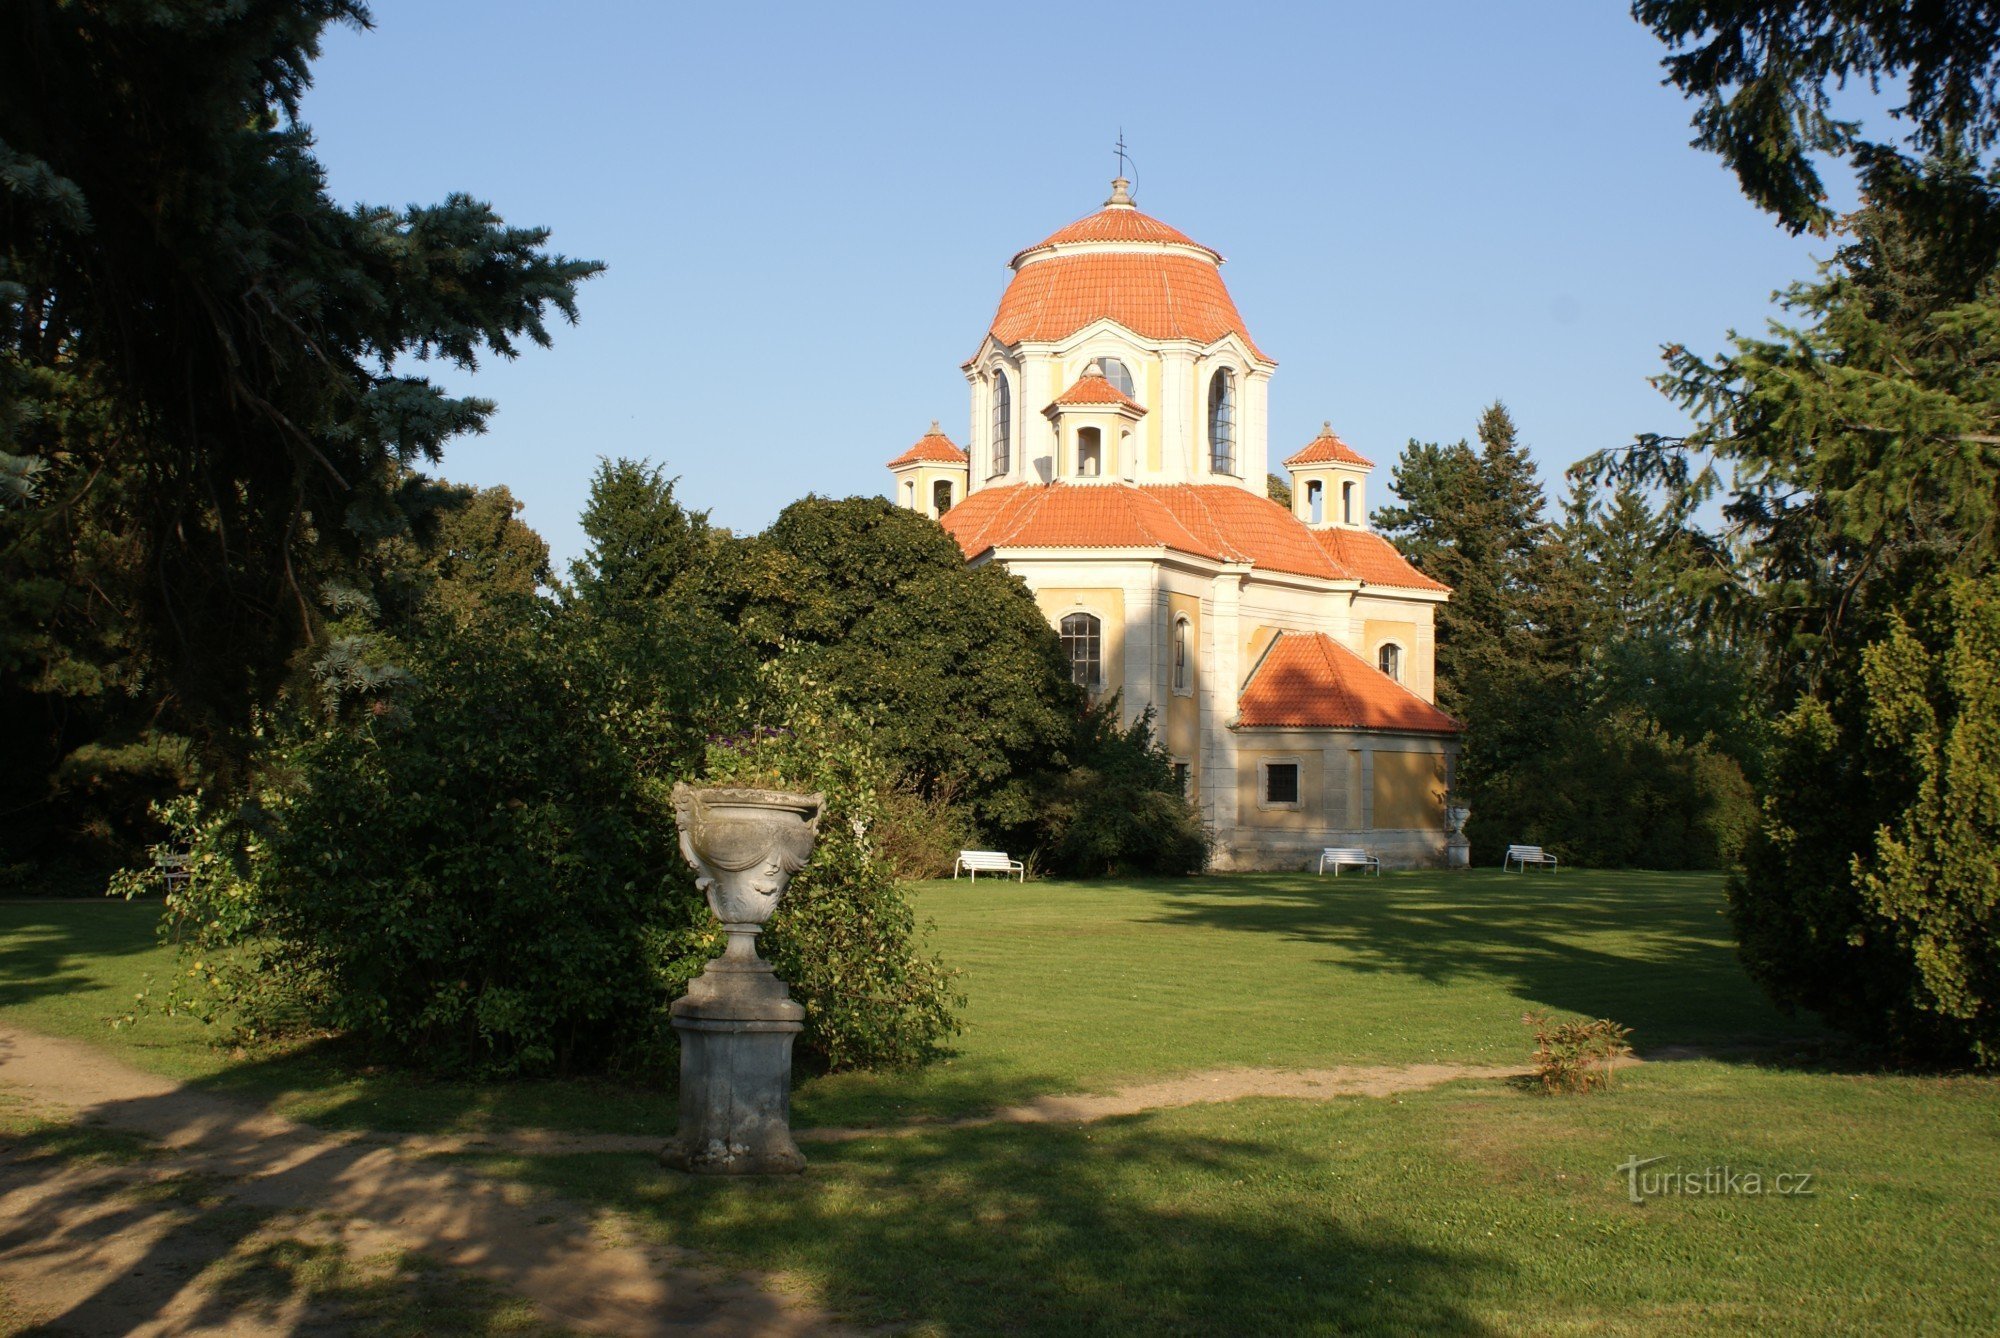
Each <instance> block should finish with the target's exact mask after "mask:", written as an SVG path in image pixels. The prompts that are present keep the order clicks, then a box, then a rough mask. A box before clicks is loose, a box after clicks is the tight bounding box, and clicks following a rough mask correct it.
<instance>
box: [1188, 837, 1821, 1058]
mask: <svg viewBox="0 0 2000 1338" xmlns="http://www.w3.org/2000/svg"><path fill="white" fill-rule="evenodd" d="M1156 890H1157V892H1158V894H1159V899H1160V912H1159V918H1160V919H1162V920H1164V921H1166V922H1168V923H1173V924H1184V925H1189V926H1200V927H1203V928H1208V929H1219V930H1225V931H1231V932H1237V933H1258V934H1273V935H1280V936H1283V937H1285V938H1288V939H1292V940H1295V941H1302V942H1306V943H1311V944H1316V945H1323V946H1325V947H1327V948H1330V949H1333V950H1334V954H1333V955H1332V956H1330V957H1329V958H1327V961H1328V963H1329V965H1333V966H1337V967H1339V968H1340V969H1343V970H1349V971H1359V972H1393V973H1400V974H1404V975H1409V976H1414V977H1416V978H1418V979H1421V980H1424V981H1427V982H1430V983H1432V984H1437V985H1452V984H1459V983H1466V982H1476V981H1488V982H1492V983H1494V984H1497V985H1500V986H1502V987H1504V988H1505V989H1507V990H1509V991H1510V992H1512V993H1514V994H1516V995H1517V996H1518V997H1519V998H1520V999H1521V1000H1522V1001H1523V1003H1524V1004H1526V1005H1533V1006H1540V1007H1545V1008H1549V1009H1553V1010H1556V1011H1558V1012H1562V1013H1581V1014H1584V1015H1586V1016H1590V1017H1609V1018H1613V1019H1615V1020H1617V1021H1619V1022H1621V1023H1623V1024H1625V1025H1626V1026H1628V1027H1631V1028H1632V1029H1633V1031H1634V1033H1635V1036H1636V1039H1637V1040H1638V1041H1639V1043H1640V1044H1641V1046H1642V1048H1643V1047H1645V1046H1664V1045H1676V1046H1701V1045H1710V1046H1720V1047H1737V1048H1739V1049H1741V1048H1742V1047H1746V1046H1747V1047H1749V1050H1748V1051H1746V1052H1745V1053H1753V1054H1754V1053H1757V1052H1759V1051H1768V1050H1769V1049H1770V1048H1771V1047H1783V1046H1793V1045H1796V1044H1798V1043H1800V1042H1801V1041H1804V1042H1809V1043H1812V1044H1819V1043H1820V1042H1822V1041H1823V1040H1824V1039H1825V1037H1826V1033H1825V1032H1824V1030H1823V1029H1821V1028H1820V1027H1818V1026H1817V1025H1815V1024H1814V1023H1813V1022H1812V1021H1810V1020H1809V1019H1806V1018H1788V1017H1786V1016H1785V1015H1783V1014H1782V1013H1780V1012H1779V1011H1778V1010H1777V1009H1776V1008H1775V1007H1773V1006H1772V1005H1771V1003H1770V1002H1769V1001H1768V1000H1767V999H1766V998H1765V997H1764V995H1763V994H1762V992H1761V991H1760V990H1759V989H1758V988H1757V986H1756V985H1755V984H1754V983H1753V982H1752V981H1751V980H1750V978H1749V977H1748V976H1747V975H1746V974H1745V973H1744V971H1743V969H1742V967H1741V965H1739V963H1738V962H1737V959H1736V947H1735V942H1734V940H1733V938H1732V937H1731V934H1730V930H1729V923H1728V920H1727V919H1726V918H1725V916H1724V914H1723V899H1722V894H1721V885H1720V880H1719V878H1717V877H1716V876H1714V875H1699V874H1696V875H1689V874H1657V873H1636V872H1628V871H1617V872H1600V871H1595V870H1566V871H1563V872H1561V873H1558V874H1512V875H1505V874H1500V873H1497V872H1493V871H1489V870H1475V871H1467V872H1434V873H1416V874H1400V875H1389V876H1385V877H1382V878H1359V877H1348V878H1341V879H1332V878H1316V877H1313V876H1311V875H1279V876H1273V875H1237V876H1233V877H1228V876H1225V877H1217V878H1210V879H1204V880H1202V881H1200V882H1199V883H1194V882H1161V883H1160V884H1158V885H1157V888H1156Z"/></svg>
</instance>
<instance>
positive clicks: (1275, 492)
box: [1264, 474, 1292, 511]
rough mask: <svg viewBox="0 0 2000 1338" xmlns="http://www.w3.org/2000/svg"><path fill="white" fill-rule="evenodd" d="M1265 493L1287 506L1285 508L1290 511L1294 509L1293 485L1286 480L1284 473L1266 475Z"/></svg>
mask: <svg viewBox="0 0 2000 1338" xmlns="http://www.w3.org/2000/svg"><path fill="white" fill-rule="evenodd" d="M1264 495H1265V496H1266V497H1268V498H1270V499H1271V500H1272V501H1274V502H1276V503H1277V504H1278V505H1279V506H1282V507H1283V508H1285V510H1287V511H1290V510H1291V509H1292V485H1291V484H1290V483H1288V482H1287V481H1286V480H1285V477H1284V475H1282V474H1266V475H1265V476H1264Z"/></svg>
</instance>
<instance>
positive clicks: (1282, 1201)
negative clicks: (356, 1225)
mask: <svg viewBox="0 0 2000 1338" xmlns="http://www.w3.org/2000/svg"><path fill="white" fill-rule="evenodd" d="M1996 1096H2000V1086H1996V1084H1994V1083H1992V1082H1990V1081H1984V1080H1969V1079H1961V1080H1955V1081H1954V1080H1922V1079H1909V1078H1849V1077H1842V1076H1838V1075H1832V1074H1826V1073H1805V1072H1787V1071H1776V1070H1763V1069H1757V1068H1746V1067H1742V1066H1733V1065H1726V1064H1720V1063H1711V1062H1689V1063H1674V1064H1661V1065H1655V1066H1649V1067H1647V1068H1644V1069H1642V1070H1638V1071H1636V1072H1634V1073H1633V1074H1631V1075H1629V1076H1628V1077H1627V1078H1626V1079H1624V1080H1621V1084H1620V1087H1619V1089H1618V1090H1617V1091H1616V1092H1613V1093H1610V1094H1603V1095H1598V1096H1594V1097H1590V1098H1567V1099H1565V1098H1551V1097H1546V1096H1542V1095H1539V1094H1535V1093H1531V1092H1527V1091H1524V1090H1520V1089H1518V1088H1514V1087H1511V1086H1508V1085H1506V1084H1503V1083H1495V1082H1483V1083H1463V1084H1458V1085H1455V1086H1453V1087H1450V1088H1445V1089H1439V1090H1434V1091H1429V1092H1423V1093H1415V1094H1411V1095H1408V1096H1405V1097H1403V1098H1401V1099H1397V1100H1383V1099H1347V1100H1338V1101H1330V1102H1303V1101H1262V1100H1260V1101H1245V1102H1239V1103H1235V1104H1232V1105H1226V1106H1204V1107H1189V1108H1184V1109H1179V1110H1171V1111H1161V1112H1155V1113H1151V1114H1147V1115H1142V1116H1135V1117H1130V1118H1124V1119H1118V1120H1111V1121H1106V1122H1103V1123H1101V1124H1096V1125H1090V1126H1084V1127H1071V1128H1063V1127H1046V1126H1045V1127H1012V1128H996V1127H986V1128H971V1129H956V1130H938V1131H934V1132H928V1133H925V1134H922V1135H919V1136H915V1137H905V1138H881V1139H875V1140H871V1141H866V1142H860V1143H850V1144H843V1145H840V1146H838V1147H832V1148H815V1149H813V1165H812V1168H811V1170H810V1171H809V1172H808V1173H807V1174H806V1175H805V1176H804V1177H800V1178H798V1179H794V1180H783V1181H756V1182H726V1181H715V1180H704V1179H698V1178H691V1177H683V1176H677V1175H675V1174H673V1173H671V1172H666V1171H663V1170H661V1169H659V1168H658V1167H657V1166H656V1165H654V1164H652V1163H651V1162H650V1161H649V1160H647V1159H644V1158H636V1157H571V1158H544V1159H534V1160H522V1159H516V1160H509V1161H505V1162H499V1163H495V1164H494V1169H495V1171H496V1172H497V1173H500V1174H504V1175H509V1176H516V1177H521V1178H525V1179H530V1180H532V1181H534V1182H536V1183H538V1184H541V1185H544V1186H547V1187H550V1188H553V1189H556V1190H559V1191H561V1192H563V1193H565V1194H568V1195H571V1196H573V1197H576V1198H580V1199H583V1200H586V1201H593V1202H600V1203H605V1204H609V1205H613V1206H615V1207H617V1208H619V1209H620V1210H622V1211H623V1212H625V1213H627V1214H629V1215H630V1216H631V1217H632V1218H633V1219H635V1220H636V1221H638V1222H640V1223H643V1224H644V1227H645V1229H646V1230H647V1231H649V1232H650V1233H652V1234H653V1235H654V1237H655V1238H657V1239H659V1240H662V1241H665V1242H671V1243H673V1244H676V1245H681V1246H687V1247H691V1248H695V1249H699V1250H703V1251H708V1252H711V1253H713V1254H716V1255H720V1256H722V1257H725V1258H731V1259H735V1260H738V1261H741V1262H743V1263H746V1264H754V1265H756V1266H758V1267H760V1268H764V1269H772V1270H780V1271H783V1272H785V1273H787V1274H790V1275H792V1276H795V1277H798V1278H800V1279H802V1280H805V1281H806V1282H808V1283H809V1284H810V1285H811V1286H813V1287H814V1288H815V1290H816V1291H817V1292H818V1293H819V1294H820V1295H821V1296H823V1297H824V1298H826V1300H827V1301H828V1302H829V1303H830V1304H832V1305H833V1306H835V1307H837V1308H838V1309H839V1310H841V1311H842V1312H844V1313H847V1314H850V1315H853V1316H855V1317H857V1318H860V1319H863V1320H866V1321H873V1322H890V1323H899V1324H913V1325H915V1326H916V1327H917V1330H918V1331H919V1332H935V1333H996V1332H1002V1333H1004V1332H1031V1333H1050V1334H1091V1333H1145V1334H1163V1333H1187V1334H1207V1333H1219V1332H1235V1333H1262V1332H1271V1333H1324V1332H1349V1331H1354V1332H1368V1333H1378V1332H1379V1333H1412V1334H1419V1333H1422V1334H1429V1333H1469V1332H1501V1333H1533V1334H1543V1333H1552V1332H1571V1331H1590V1332H1612V1333H1661V1332H1679V1331H1685V1330H1687V1329H1690V1328H1697V1327H1698V1328H1701V1329H1704V1330H1711V1329H1712V1330H1721V1331H1734V1332H1752V1331H1754V1332H1789V1333H1824V1332H1828V1331H1835V1330H1845V1331H1866V1332H1918V1331H1922V1330H1939V1331H1954V1332H1994V1331H2000V1298H1996V1294H1995V1292H1994V1289H1993V1288H1992V1286H1991V1282H1992V1276H1993V1275H1992V1263H1991V1261H1992V1258H1993V1252H1994V1250H1995V1248H1996V1246H2000V1233H1997V1232H1996V1223H2000V1132H1997V1131H1996V1127H1995V1123H1994V1121H1993V1118H1992V1112H1993V1109H1994V1105H1993V1103H1994V1099H1995V1097H1996ZM1635 1155H1636V1156H1661V1157H1664V1158H1666V1159H1667V1160H1666V1162H1665V1163H1661V1164H1665V1165H1672V1166H1674V1167H1677V1168H1681V1169H1684V1170H1688V1171H1695V1170H1698V1169H1700V1168H1705V1167H1709V1166H1721V1165H1725V1164H1726V1165H1728V1166H1730V1167H1732V1168H1734V1169H1735V1170H1737V1171H1739V1172H1742V1171H1749V1170H1757V1171H1760V1172H1761V1173H1762V1174H1763V1175H1764V1176H1765V1177H1766V1179H1767V1181H1768V1180H1769V1179H1770V1178H1771V1177H1775V1176H1776V1175H1777V1174H1779V1173H1781V1172H1785V1173H1795V1172H1808V1173H1811V1174H1812V1175H1813V1177H1814V1180H1813V1182H1812V1188H1813V1191H1814V1192H1813V1193H1812V1194H1810V1195H1793V1196H1786V1197H1780V1196H1776V1195H1772V1194H1767V1195H1764V1196H1760V1197H1750V1196H1736V1197H1717V1196H1710V1197H1706V1198H1697V1197H1673V1198H1657V1199H1654V1200H1652V1201H1648V1202H1646V1203H1644V1204H1640V1205H1634V1204H1632V1203H1630V1202H1629V1201H1628V1198H1627V1192H1626V1191H1627V1184H1626V1177H1625V1176H1624V1175H1622V1174H1620V1173H1619V1172H1618V1171H1617V1169H1616V1168H1617V1166H1618V1165H1619V1164H1620V1163H1621V1162H1622V1161H1624V1160H1625V1159H1626V1158H1627V1157H1631V1156H1635Z"/></svg>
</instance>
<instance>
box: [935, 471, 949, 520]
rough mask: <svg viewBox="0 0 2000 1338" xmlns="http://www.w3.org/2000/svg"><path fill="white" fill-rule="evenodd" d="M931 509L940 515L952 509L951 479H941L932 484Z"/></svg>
mask: <svg viewBox="0 0 2000 1338" xmlns="http://www.w3.org/2000/svg"><path fill="white" fill-rule="evenodd" d="M931 510H932V511H934V512H935V513H937V514H938V515H940V516H941V515H943V514H944V513H945V512H947V511H949V510H951V480H950V479H939V480H938V481H937V482H936V483H933V484H931Z"/></svg>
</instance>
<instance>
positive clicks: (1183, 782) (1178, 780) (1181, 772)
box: [1174, 762, 1194, 795]
mask: <svg viewBox="0 0 2000 1338" xmlns="http://www.w3.org/2000/svg"><path fill="white" fill-rule="evenodd" d="M1193 779H1194V768H1193V767H1191V766H1189V765H1188V764H1187V763H1186V762H1176V763H1174V784H1175V785H1176V786H1177V787H1179V789H1180V792H1181V793H1182V794H1183V795H1185V794H1187V793H1188V783H1189V782H1190V781H1192V780H1193Z"/></svg>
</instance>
